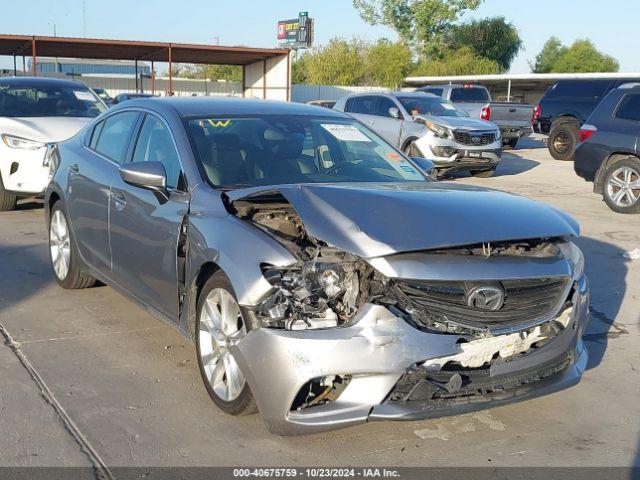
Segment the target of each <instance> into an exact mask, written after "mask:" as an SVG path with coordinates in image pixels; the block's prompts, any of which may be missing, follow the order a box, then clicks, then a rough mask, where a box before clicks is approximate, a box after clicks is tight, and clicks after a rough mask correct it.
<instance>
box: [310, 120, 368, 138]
mask: <svg viewBox="0 0 640 480" xmlns="http://www.w3.org/2000/svg"><path fill="white" fill-rule="evenodd" d="M320 126H321V127H322V128H324V129H325V130H326V131H327V132H329V133H330V134H331V135H333V136H334V137H336V138H337V139H338V140H342V141H343V142H370V141H371V139H369V138H367V136H366V135H365V134H364V133H362V132H361V131H360V130H358V129H357V128H356V127H354V126H353V125H343V124H338V123H322V124H321V125H320Z"/></svg>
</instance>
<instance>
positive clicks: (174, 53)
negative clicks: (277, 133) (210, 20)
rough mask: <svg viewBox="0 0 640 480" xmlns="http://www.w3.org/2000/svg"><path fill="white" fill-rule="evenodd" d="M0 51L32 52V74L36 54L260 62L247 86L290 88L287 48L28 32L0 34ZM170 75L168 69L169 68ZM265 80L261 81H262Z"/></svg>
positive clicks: (207, 61) (186, 60) (13, 53)
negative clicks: (272, 76)
mask: <svg viewBox="0 0 640 480" xmlns="http://www.w3.org/2000/svg"><path fill="white" fill-rule="evenodd" d="M0 55H14V56H20V55H21V56H31V57H32V59H33V74H34V75H36V74H37V71H36V58H37V57H38V56H43V57H64V58H92V59H109V60H142V61H152V62H153V61H157V62H167V63H169V65H171V64H172V63H197V64H219V65H239V66H242V67H245V68H244V69H243V70H244V71H245V75H246V73H247V69H246V67H247V66H250V65H254V66H255V65H256V64H257V63H261V64H262V67H263V68H257V69H256V68H253V69H251V72H253V75H254V76H255V75H256V74H257V73H255V72H261V74H262V75H263V76H264V78H262V79H260V78H255V79H254V78H251V79H249V84H247V83H245V84H244V87H245V90H247V89H256V90H257V89H262V90H263V91H264V97H265V98H266V97H267V92H266V90H267V89H268V88H272V89H283V88H284V89H286V91H287V94H286V96H287V97H288V96H289V90H290V85H291V82H290V79H289V77H290V73H289V72H290V61H289V50H286V49H276V48H250V47H227V46H217V45H197V44H184V43H169V42H145V41H131V40H107V39H94V38H70V37H42V36H31V35H0ZM284 62H286V77H287V78H286V81H285V82H282V81H279V82H277V83H278V85H277V86H267V82H266V76H267V73H268V72H269V71H271V70H273V69H274V68H276V67H277V66H278V64H281V65H280V68H279V70H280V71H283V70H285V68H284V65H282V63H284ZM169 77H170V78H171V69H169ZM263 80H264V81H263Z"/></svg>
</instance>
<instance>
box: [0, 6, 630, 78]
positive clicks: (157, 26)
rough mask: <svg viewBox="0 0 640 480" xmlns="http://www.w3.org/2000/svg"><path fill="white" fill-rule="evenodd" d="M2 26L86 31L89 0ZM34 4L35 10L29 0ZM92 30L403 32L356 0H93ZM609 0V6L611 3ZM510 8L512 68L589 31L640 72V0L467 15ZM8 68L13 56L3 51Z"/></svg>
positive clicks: (258, 41) (240, 40) (137, 33)
mask: <svg viewBox="0 0 640 480" xmlns="http://www.w3.org/2000/svg"><path fill="white" fill-rule="evenodd" d="M3 4H4V5H3V6H2V15H0V33H15V34H36V35H51V34H52V32H53V25H54V24H55V26H56V31H57V34H58V35H59V36H71V37H77V36H85V34H84V26H83V20H82V18H83V16H82V4H83V2H82V0H57V1H52V0H22V1H11V2H9V1H8V0H5V1H4V2H3ZM27 5H28V12H25V6H27ZM85 5H86V17H85V18H86V36H87V37H94V38H121V39H127V40H157V41H173V42H184V43H215V42H216V41H217V39H216V37H219V42H220V44H223V45H240V44H241V45H249V46H261V47H271V46H275V43H276V40H275V36H276V23H277V20H279V19H286V18H292V17H296V16H297V13H298V12H299V11H301V10H306V11H309V14H310V16H312V17H314V18H315V20H316V39H317V41H319V42H326V41H327V40H328V39H329V38H331V37H333V36H343V37H351V36H354V35H355V36H358V37H360V38H362V39H366V40H375V39H377V38H379V37H382V36H385V37H388V38H395V35H394V33H393V32H392V31H390V30H388V29H386V28H384V27H372V26H370V25H367V24H365V23H364V22H363V21H362V20H361V19H360V17H359V16H358V14H357V12H356V11H355V9H354V8H353V7H352V4H351V0H322V1H317V0H172V1H168V0H157V1H152V0H133V1H132V0H106V1H105V0H101V1H98V0H85ZM605 5H606V7H605ZM495 15H503V16H505V17H506V18H507V19H508V20H509V21H511V22H512V23H513V24H514V25H515V26H516V27H517V28H518V30H519V32H520V36H521V37H522V39H523V41H524V46H525V49H524V50H523V51H522V52H521V53H520V55H519V56H518V58H517V59H516V61H515V62H514V64H513V65H512V69H511V71H512V72H513V73H526V72H528V71H529V66H528V64H527V60H532V59H533V58H535V55H536V53H537V52H538V51H539V50H540V48H542V45H543V44H544V42H545V41H546V40H547V39H548V38H549V36H551V35H556V36H557V37H559V38H560V39H561V40H562V41H563V42H564V43H571V42H572V41H573V40H575V39H576V38H581V37H589V38H591V39H592V40H593V41H594V42H595V44H596V46H597V47H598V48H599V49H600V50H602V51H604V52H606V53H608V54H610V55H613V56H614V57H616V58H617V59H618V60H619V61H620V70H621V71H636V72H638V71H640V56H639V55H638V50H639V49H640V40H638V36H637V35H636V32H637V29H638V18H639V16H640V2H637V1H636V0H626V1H623V0H609V1H607V2H603V1H602V0H582V1H580V2H576V1H569V0H537V1H536V2H527V1H518V0H516V1H513V0H485V1H484V3H483V5H482V6H481V7H480V8H479V9H478V10H476V11H475V12H473V13H471V14H468V15H466V16H465V17H464V18H483V17H487V16H495ZM0 58H1V60H0V62H1V64H2V65H3V66H4V67H9V66H10V65H12V60H10V59H9V58H7V57H0Z"/></svg>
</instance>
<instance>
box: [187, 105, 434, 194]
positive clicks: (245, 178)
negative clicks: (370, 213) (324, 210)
mask: <svg viewBox="0 0 640 480" xmlns="http://www.w3.org/2000/svg"><path fill="white" fill-rule="evenodd" d="M187 126H188V131H189V135H190V137H191V141H192V144H193V145H194V147H195V150H196V154H197V155H196V156H197V158H198V159H199V162H200V165H201V166H202V171H203V172H204V173H205V175H206V176H207V178H208V180H209V182H210V183H211V185H213V186H215V187H220V188H227V189H232V188H244V187H253V186H261V185H281V184H288V183H334V182H409V181H426V179H425V177H424V176H423V175H422V174H421V173H420V172H419V171H418V170H417V169H416V167H414V166H413V165H412V164H411V163H410V162H409V161H408V160H407V159H406V158H405V157H404V156H402V155H401V154H400V153H398V152H397V151H396V150H395V149H394V148H392V147H391V146H390V145H389V144H387V143H386V142H385V141H384V140H382V139H381V138H380V137H378V136H376V135H375V134H374V133H373V132H371V131H369V130H367V129H366V128H365V127H364V126H362V125H360V124H359V123H358V122H356V121H355V120H352V119H342V118H331V117H309V116H279V115H263V116H250V117H218V116H216V117H211V118H199V119H191V120H188V121H187Z"/></svg>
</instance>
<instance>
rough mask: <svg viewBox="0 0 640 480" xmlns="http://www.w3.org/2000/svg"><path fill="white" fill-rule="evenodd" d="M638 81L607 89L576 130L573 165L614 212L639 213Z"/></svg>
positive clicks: (639, 118)
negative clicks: (577, 139) (576, 145)
mask: <svg viewBox="0 0 640 480" xmlns="http://www.w3.org/2000/svg"><path fill="white" fill-rule="evenodd" d="M638 136H640V83H628V84H623V85H622V86H620V87H618V88H616V89H614V90H611V91H610V92H609V93H608V94H607V96H606V97H604V99H603V100H602V101H601V102H600V103H599V104H598V106H597V107H596V108H595V110H594V111H593V113H592V114H591V115H590V116H589V118H588V119H587V123H585V124H584V125H582V128H581V129H580V131H579V132H578V137H579V139H580V143H578V147H577V148H576V153H575V162H574V168H575V171H576V173H577V174H578V175H579V176H581V177H582V178H584V179H585V180H587V181H589V182H593V190H594V191H595V192H596V193H599V194H601V195H602V196H603V198H604V201H605V202H606V203H607V205H608V206H609V208H611V209H612V210H613V211H615V212H618V213H640V149H639V148H638Z"/></svg>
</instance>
